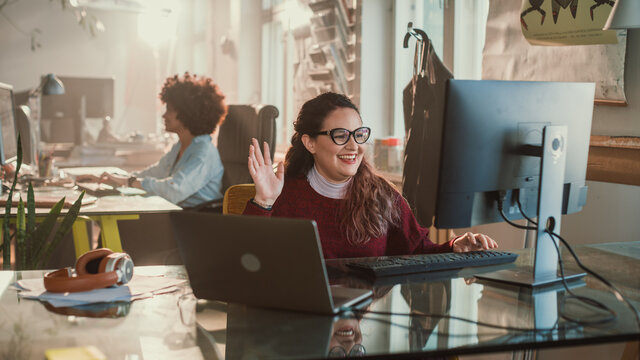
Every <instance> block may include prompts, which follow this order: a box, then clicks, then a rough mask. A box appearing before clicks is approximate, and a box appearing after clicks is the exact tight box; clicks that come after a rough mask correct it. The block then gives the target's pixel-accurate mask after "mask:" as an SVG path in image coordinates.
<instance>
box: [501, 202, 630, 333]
mask: <svg viewBox="0 0 640 360" xmlns="http://www.w3.org/2000/svg"><path fill="white" fill-rule="evenodd" d="M516 202H517V204H518V210H519V211H520V214H522V216H523V217H524V218H525V219H527V220H528V221H529V222H533V221H532V220H531V219H530V218H529V217H528V216H527V215H526V214H525V213H524V211H522V204H521V203H520V199H519V198H517V200H516ZM498 209H499V210H500V215H502V217H503V219H505V221H506V222H507V223H509V224H510V225H513V226H515V227H518V228H523V227H522V226H521V225H518V224H514V223H512V222H511V221H509V220H508V219H507V218H506V216H505V215H504V212H503V211H502V201H501V199H500V198H498ZM545 232H546V233H548V234H549V235H550V236H551V240H552V241H551V242H552V243H553V246H554V247H555V248H556V252H557V253H558V264H559V265H560V275H561V279H562V285H563V286H564V288H565V290H566V291H567V293H569V295H570V297H568V298H566V300H568V299H571V298H575V299H577V300H579V301H581V302H583V303H585V304H588V305H590V306H593V307H595V308H599V309H600V310H603V311H606V312H608V313H609V314H611V316H609V317H605V318H603V319H599V320H595V321H586V320H580V319H577V318H573V317H571V316H569V315H568V314H567V313H566V312H565V311H564V303H565V302H566V300H563V303H562V307H561V309H560V316H562V317H563V318H564V319H566V320H569V321H572V322H576V323H579V324H584V325H595V324H602V323H606V322H610V321H613V320H615V318H616V317H617V314H616V312H615V311H613V310H612V309H611V308H609V307H608V306H606V305H604V304H603V303H601V302H599V301H597V300H594V299H591V298H588V297H585V296H580V295H576V294H574V293H573V292H572V291H571V290H570V289H569V287H568V285H567V282H566V279H565V276H564V263H563V261H562V254H561V253H560V248H559V247H558V244H556V242H555V241H553V237H557V238H558V239H559V240H560V241H561V242H562V244H563V245H564V246H565V247H566V248H567V249H568V250H569V252H570V253H571V256H573V258H574V259H575V261H576V263H577V264H578V266H579V267H580V268H581V269H582V270H584V271H586V272H587V273H588V274H590V275H592V276H593V277H595V278H596V279H598V280H600V281H601V282H602V283H604V284H605V285H606V286H608V287H609V288H610V289H612V290H613V293H614V295H615V296H616V298H617V299H618V300H619V301H621V302H623V303H625V305H627V306H628V307H629V308H630V309H631V310H632V312H633V314H634V316H635V318H636V321H637V323H638V328H640V316H639V315H638V310H636V308H635V307H634V306H633V304H631V302H629V301H628V300H627V299H626V297H625V296H624V295H623V294H622V292H621V291H620V290H618V289H617V288H616V287H615V286H614V285H613V284H612V283H611V282H609V281H608V280H606V279H605V278H603V277H602V276H600V274H598V273H596V272H594V271H593V270H591V269H589V268H587V267H586V266H585V265H584V264H582V262H580V259H579V258H578V255H576V253H575V252H574V251H573V248H571V246H570V245H569V243H568V242H567V241H565V240H564V239H563V238H562V237H561V236H560V235H558V234H556V233H554V232H552V231H549V230H545Z"/></svg>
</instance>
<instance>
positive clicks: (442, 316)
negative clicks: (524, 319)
mask: <svg viewBox="0 0 640 360" xmlns="http://www.w3.org/2000/svg"><path fill="white" fill-rule="evenodd" d="M359 312H364V313H369V314H374V315H389V314H391V315H406V316H412V317H437V318H445V319H446V318H450V317H451V316H449V315H441V314H438V315H436V314H419V313H404V314H399V313H386V314H385V313H384V312H377V311H366V310H359ZM367 319H368V320H373V321H378V322H382V323H385V324H388V325H392V326H396V327H399V328H403V329H409V330H414V329H413V328H412V327H411V326H409V325H405V324H398V323H395V322H393V321H391V320H388V319H381V318H367ZM460 320H465V321H467V322H470V323H473V324H477V321H473V320H468V319H460ZM564 325H566V324H564ZM494 326H495V327H498V328H500V329H504V328H505V327H502V326H500V325H494ZM576 328H578V326H572V327H567V326H563V327H562V330H565V331H567V330H573V329H576ZM420 330H421V331H422V332H430V333H431V334H436V335H442V336H448V337H470V336H479V335H481V336H494V335H503V334H504V333H497V332H496V333H479V332H476V333H473V334H452V333H449V332H442V331H436V332H433V330H434V329H425V328H420ZM505 330H508V329H505ZM554 330H561V328H560V326H559V324H558V322H557V321H556V323H555V324H554V326H553V327H552V328H551V329H535V328H532V329H527V330H525V329H524V328H522V330H519V331H522V332H542V331H544V332H547V331H554ZM511 336H512V337H516V336H517V335H516V334H512V335H511Z"/></svg>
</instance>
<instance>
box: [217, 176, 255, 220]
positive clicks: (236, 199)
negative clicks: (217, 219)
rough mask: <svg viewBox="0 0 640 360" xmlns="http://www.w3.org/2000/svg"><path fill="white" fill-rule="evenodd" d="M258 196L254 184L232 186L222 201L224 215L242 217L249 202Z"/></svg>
mask: <svg viewBox="0 0 640 360" xmlns="http://www.w3.org/2000/svg"><path fill="white" fill-rule="evenodd" d="M255 195H256V186H255V185H254V184H236V185H232V186H230V187H229V188H228V189H227V191H225V193H224V199H223V201H222V213H223V214H236V215H241V214H242V213H243V212H244V208H245V206H246V205H247V201H249V199H251V198H253V197H254V196H255Z"/></svg>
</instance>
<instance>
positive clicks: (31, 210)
mask: <svg viewBox="0 0 640 360" xmlns="http://www.w3.org/2000/svg"><path fill="white" fill-rule="evenodd" d="M35 229H36V200H35V196H34V194H33V186H32V185H31V181H29V187H28V189H27V234H32V233H33V231H34V230H35ZM26 245H27V258H29V259H30V258H31V256H33V244H32V243H31V241H28V242H27V244H26Z"/></svg>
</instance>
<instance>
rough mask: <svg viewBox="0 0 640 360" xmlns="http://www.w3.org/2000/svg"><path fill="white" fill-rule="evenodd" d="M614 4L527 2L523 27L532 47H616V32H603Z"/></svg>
mask: <svg viewBox="0 0 640 360" xmlns="http://www.w3.org/2000/svg"><path fill="white" fill-rule="evenodd" d="M613 4H614V2H613V1H592V2H591V1H584V0H583V1H578V0H523V1H522V7H521V8H520V25H521V27H522V34H523V35H524V38H525V39H527V41H528V42H529V43H530V44H531V45H550V46H553V45H593V44H615V43H617V42H618V40H617V39H616V31H615V30H602V28H603V27H604V25H605V24H606V22H607V19H608V18H609V14H610V13H611V9H612V8H613Z"/></svg>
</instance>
